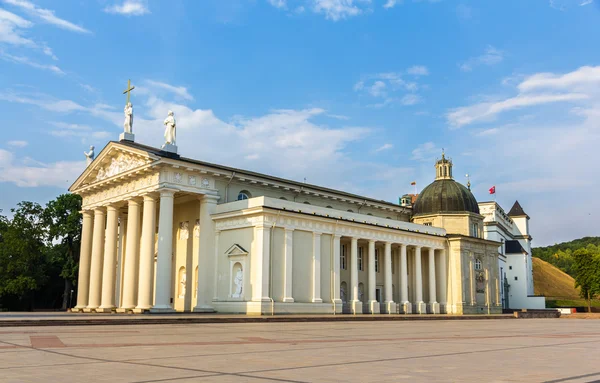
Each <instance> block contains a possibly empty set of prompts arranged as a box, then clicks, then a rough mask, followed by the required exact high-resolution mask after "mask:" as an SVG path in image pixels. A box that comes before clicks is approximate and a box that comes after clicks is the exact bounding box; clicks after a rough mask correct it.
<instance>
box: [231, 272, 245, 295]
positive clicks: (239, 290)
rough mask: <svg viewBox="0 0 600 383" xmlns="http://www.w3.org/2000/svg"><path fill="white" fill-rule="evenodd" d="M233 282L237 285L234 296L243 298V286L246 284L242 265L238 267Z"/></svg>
mask: <svg viewBox="0 0 600 383" xmlns="http://www.w3.org/2000/svg"><path fill="white" fill-rule="evenodd" d="M233 284H234V285H235V292H234V293H233V295H232V297H233V298H241V296H242V286H243V284H244V273H243V271H242V268H241V267H240V268H239V269H238V271H237V273H235V276H234V277H233Z"/></svg>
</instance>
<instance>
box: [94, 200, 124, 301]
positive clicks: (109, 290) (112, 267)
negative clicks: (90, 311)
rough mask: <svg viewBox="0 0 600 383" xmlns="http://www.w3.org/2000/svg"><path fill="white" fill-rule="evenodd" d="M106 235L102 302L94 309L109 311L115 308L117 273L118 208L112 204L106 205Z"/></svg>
mask: <svg viewBox="0 0 600 383" xmlns="http://www.w3.org/2000/svg"><path fill="white" fill-rule="evenodd" d="M106 212H107V214H106V237H105V239H104V269H103V271H102V304H101V305H100V307H98V308H97V309H96V311H100V312H111V311H112V310H113V309H114V308H115V277H116V273H117V240H118V239H119V238H118V236H117V234H118V230H119V209H117V208H116V207H115V206H113V205H109V206H107V207H106Z"/></svg>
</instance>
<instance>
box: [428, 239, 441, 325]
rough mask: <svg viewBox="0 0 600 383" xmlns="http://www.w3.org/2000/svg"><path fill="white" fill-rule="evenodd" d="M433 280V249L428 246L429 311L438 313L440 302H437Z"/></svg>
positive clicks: (434, 281)
mask: <svg viewBox="0 0 600 383" xmlns="http://www.w3.org/2000/svg"><path fill="white" fill-rule="evenodd" d="M436 289H437V287H436V280H435V249H433V248H431V247H430V248H429V312H430V313H431V314H439V313H440V304H439V303H438V302H437V296H436Z"/></svg>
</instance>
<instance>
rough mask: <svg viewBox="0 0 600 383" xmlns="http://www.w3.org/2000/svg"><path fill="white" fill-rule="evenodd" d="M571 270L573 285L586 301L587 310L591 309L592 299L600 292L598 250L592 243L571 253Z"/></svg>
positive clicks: (599, 258)
mask: <svg viewBox="0 0 600 383" xmlns="http://www.w3.org/2000/svg"><path fill="white" fill-rule="evenodd" d="M573 271H574V274H575V287H579V288H580V292H579V293H580V295H581V297H582V298H583V299H585V300H586V301H587V303H588V312H591V311H592V303H591V302H592V299H593V298H595V297H596V296H597V295H599V294H600V251H598V248H597V247H596V246H594V245H588V246H587V247H585V248H582V249H578V250H576V251H575V252H574V253H573Z"/></svg>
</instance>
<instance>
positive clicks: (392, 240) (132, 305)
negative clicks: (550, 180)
mask: <svg viewBox="0 0 600 383" xmlns="http://www.w3.org/2000/svg"><path fill="white" fill-rule="evenodd" d="M176 150H177V148H176V146H175V145H174V144H167V146H166V147H165V148H164V149H160V148H154V147H149V146H145V145H142V144H139V143H136V142H134V141H133V135H132V134H130V135H125V136H122V137H121V140H120V141H113V142H109V143H108V145H106V147H104V149H102V151H101V152H100V153H99V154H98V156H97V157H96V158H95V159H94V160H93V161H92V162H91V163H90V164H89V165H88V167H87V169H86V170H85V171H84V172H83V174H81V176H80V177H79V178H78V179H77V180H76V181H75V183H74V184H73V185H72V186H71V188H70V191H71V192H73V193H77V194H79V195H81V196H82V198H83V207H82V210H83V232H82V242H81V243H82V244H81V253H80V267H79V281H78V291H77V305H76V307H75V309H74V311H84V312H111V311H113V310H116V311H118V312H129V311H133V312H135V313H142V312H147V311H149V312H172V311H180V312H192V311H193V312H214V311H216V312H223V313H249V314H271V313H275V314H280V313H334V312H335V313H353V314H363V313H415V314H425V313H433V314H437V313H451V314H467V313H498V312H501V310H502V301H501V285H500V282H501V281H500V279H499V275H500V274H499V270H498V265H499V251H498V249H499V248H500V245H501V243H500V242H497V241H492V240H489V239H485V238H484V235H483V230H484V226H483V221H484V217H483V216H482V215H481V214H479V208H478V205H477V202H476V201H475V198H474V197H473V195H472V194H471V192H470V190H468V189H467V188H465V187H464V186H462V185H460V184H458V183H457V182H455V181H454V180H453V178H452V162H451V161H450V160H448V159H446V158H445V157H444V156H442V159H441V160H439V161H438V162H437V163H436V170H435V171H436V179H435V181H434V182H433V183H432V184H431V185H430V186H428V187H427V188H425V189H424V190H423V192H422V193H421V194H420V195H419V198H418V199H417V200H416V202H415V204H414V206H412V207H405V206H400V205H398V204H394V203H389V202H385V201H380V200H375V199H371V198H366V197H362V196H358V195H354V194H350V193H345V192H342V191H338V190H332V189H328V188H323V187H319V186H315V185H309V184H306V183H299V182H295V181H290V180H286V179H281V178H277V177H273V176H269V175H265V174H259V173H255V172H251V171H246V170H241V169H234V168H230V167H226V166H221V165H216V164H211V163H207V162H203V161H198V160H194V159H190V158H184V157H181V156H179V155H178V154H177V152H176ZM411 221H412V222H411Z"/></svg>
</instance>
